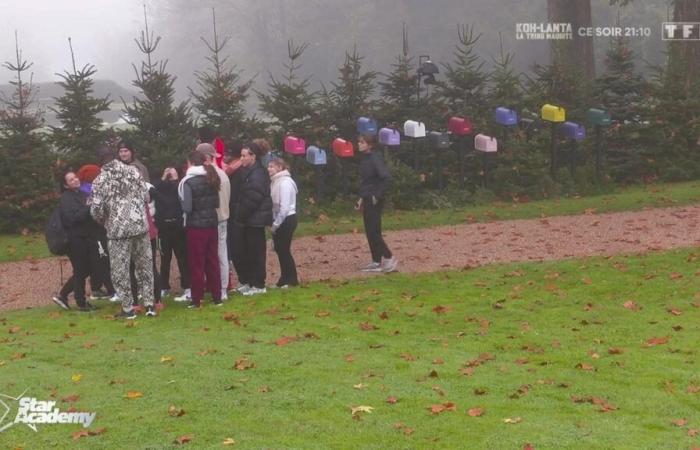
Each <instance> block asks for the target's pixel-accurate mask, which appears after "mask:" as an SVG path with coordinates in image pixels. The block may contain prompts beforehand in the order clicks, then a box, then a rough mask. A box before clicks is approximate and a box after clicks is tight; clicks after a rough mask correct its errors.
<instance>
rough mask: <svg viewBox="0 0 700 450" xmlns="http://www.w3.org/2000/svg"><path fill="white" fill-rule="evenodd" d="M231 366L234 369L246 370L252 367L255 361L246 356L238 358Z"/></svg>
mask: <svg viewBox="0 0 700 450" xmlns="http://www.w3.org/2000/svg"><path fill="white" fill-rule="evenodd" d="M233 367H234V368H235V369H236V370H248V369H254V368H255V363H254V362H252V361H251V360H249V359H248V358H246V357H243V358H238V359H237V360H236V361H235V362H234V364H233Z"/></svg>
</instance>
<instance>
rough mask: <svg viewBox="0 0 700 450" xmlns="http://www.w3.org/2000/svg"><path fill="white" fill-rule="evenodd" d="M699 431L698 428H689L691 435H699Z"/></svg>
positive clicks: (689, 434)
mask: <svg viewBox="0 0 700 450" xmlns="http://www.w3.org/2000/svg"><path fill="white" fill-rule="evenodd" d="M698 433H700V431H698V429H697V428H690V429H689V430H688V436H690V437H695V436H697V435H698Z"/></svg>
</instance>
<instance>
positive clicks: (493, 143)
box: [474, 134, 498, 187]
mask: <svg viewBox="0 0 700 450" xmlns="http://www.w3.org/2000/svg"><path fill="white" fill-rule="evenodd" d="M474 150H476V151H479V152H481V155H482V158H481V159H482V167H483V171H484V178H483V182H482V184H483V186H484V187H488V181H489V179H490V173H491V170H490V161H489V158H490V156H489V155H491V157H492V156H495V154H496V152H497V151H498V139H496V138H495V137H492V136H487V135H485V134H477V135H476V136H475V137H474Z"/></svg>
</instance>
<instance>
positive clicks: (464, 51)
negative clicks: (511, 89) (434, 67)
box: [438, 25, 488, 122]
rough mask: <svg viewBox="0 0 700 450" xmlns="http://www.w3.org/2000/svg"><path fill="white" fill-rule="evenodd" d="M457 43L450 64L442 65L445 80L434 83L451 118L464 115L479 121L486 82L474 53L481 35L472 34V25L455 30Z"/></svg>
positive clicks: (482, 63) (461, 26) (482, 119)
mask: <svg viewBox="0 0 700 450" xmlns="http://www.w3.org/2000/svg"><path fill="white" fill-rule="evenodd" d="M457 37H458V39H459V42H458V44H457V45H456V46H455V51H454V58H455V60H454V63H453V64H450V63H446V64H443V67H444V69H445V74H444V78H445V81H440V82H438V89H439V93H440V95H441V96H442V97H443V99H444V100H445V102H446V103H447V106H448V107H449V110H450V112H451V113H452V114H455V115H466V116H467V117H469V118H470V119H471V120H472V121H474V122H483V121H484V119H485V114H486V109H485V104H486V101H485V100H486V95H485V90H486V81H487V79H488V75H487V74H486V73H485V72H484V62H483V61H480V58H479V55H477V54H476V51H475V49H476V45H477V43H478V42H479V39H480V38H481V34H480V33H479V34H475V32H474V26H469V25H459V26H458V27H457Z"/></svg>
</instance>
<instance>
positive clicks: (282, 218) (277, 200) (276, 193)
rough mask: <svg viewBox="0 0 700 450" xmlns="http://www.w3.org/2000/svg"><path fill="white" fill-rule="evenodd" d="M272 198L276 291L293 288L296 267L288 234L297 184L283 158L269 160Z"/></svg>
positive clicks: (294, 218) (291, 228)
mask: <svg viewBox="0 0 700 450" xmlns="http://www.w3.org/2000/svg"><path fill="white" fill-rule="evenodd" d="M267 171H268V173H269V174H270V183H271V184H270V194H271V196H272V242H273V244H274V248H275V252H276V253H277V257H278V258H279V261H280V271H281V273H280V278H279V281H277V284H276V285H277V287H278V288H287V287H289V286H297V285H298V284H299V279H298V278H297V267H296V263H295V262H294V257H292V251H291V246H292V235H293V234H294V230H296V228H297V215H296V207H297V191H298V190H297V185H296V183H295V182H294V180H292V177H291V175H290V174H289V166H287V163H286V162H285V161H284V160H283V159H273V160H272V161H270V162H269V163H268V165H267Z"/></svg>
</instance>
